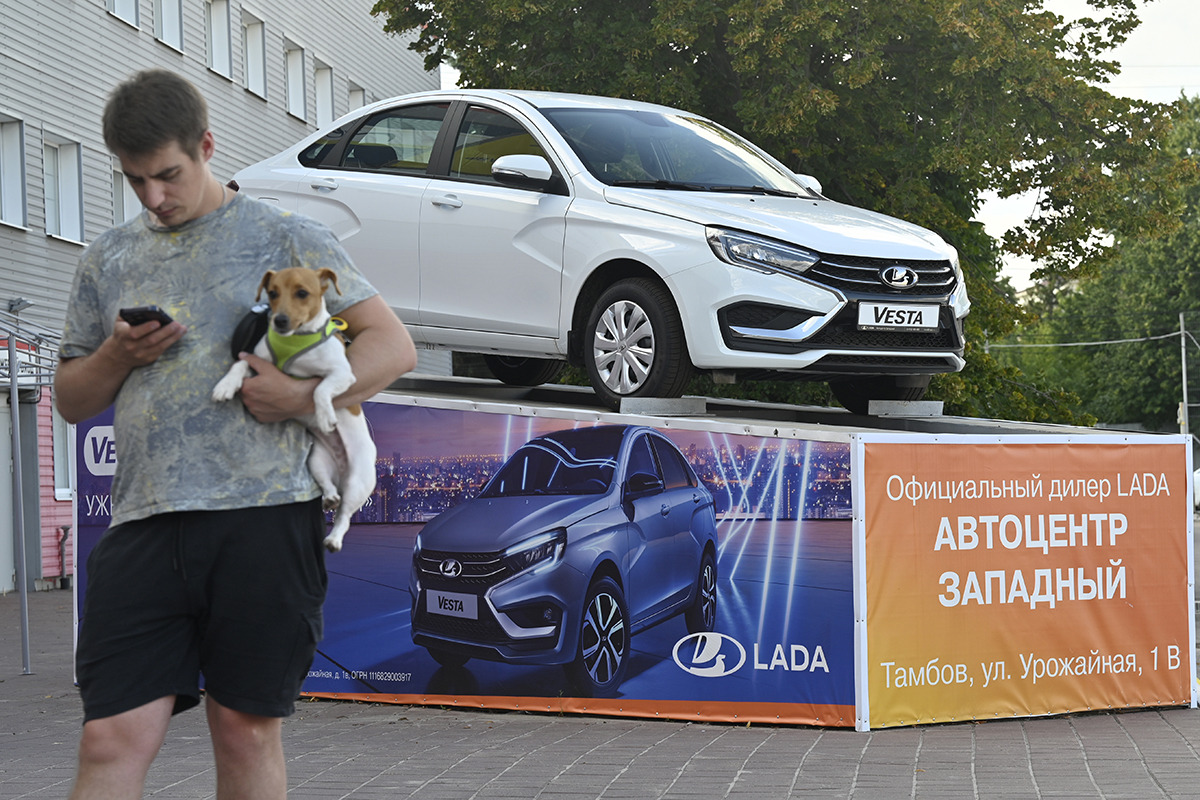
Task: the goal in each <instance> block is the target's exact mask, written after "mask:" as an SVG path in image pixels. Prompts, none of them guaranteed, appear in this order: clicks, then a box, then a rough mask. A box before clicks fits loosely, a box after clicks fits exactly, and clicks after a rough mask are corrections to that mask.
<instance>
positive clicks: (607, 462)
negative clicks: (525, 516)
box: [479, 426, 625, 497]
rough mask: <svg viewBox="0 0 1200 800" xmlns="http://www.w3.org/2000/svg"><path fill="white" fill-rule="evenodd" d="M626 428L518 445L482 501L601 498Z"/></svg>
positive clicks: (607, 428) (566, 433)
mask: <svg viewBox="0 0 1200 800" xmlns="http://www.w3.org/2000/svg"><path fill="white" fill-rule="evenodd" d="M624 433H625V429H624V428H623V427H621V426H615V427H614V426H604V427H598V428H586V429H581V430H573V431H560V432H559V433H554V434H549V435H547V436H542V437H539V438H537V439H534V440H533V441H530V442H528V443H526V444H524V445H522V446H521V447H520V448H519V449H518V450H517V452H515V453H513V454H512V457H511V458H509V459H508V461H506V462H505V463H504V466H503V467H501V468H500V471H499V472H497V473H496V475H495V477H493V478H492V480H491V481H490V482H489V483H488V485H487V487H486V488H485V489H484V490H483V492H482V493H480V495H479V496H480V497H519V496H528V495H540V494H568V495H574V494H604V493H605V492H606V491H608V487H609V485H610V484H611V483H612V477H613V472H614V471H615V470H616V467H617V451H618V450H620V448H621V439H622V437H623V436H624Z"/></svg>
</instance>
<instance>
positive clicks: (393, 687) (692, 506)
mask: <svg viewBox="0 0 1200 800" xmlns="http://www.w3.org/2000/svg"><path fill="white" fill-rule="evenodd" d="M377 400H378V401H379V402H372V403H367V404H364V411H365V414H366V416H367V418H368V421H369V423H370V425H371V431H372V435H373V437H374V439H375V442H376V446H377V450H378V458H377V462H376V474H377V486H376V489H375V492H374V494H373V495H372V496H371V498H370V500H369V501H368V503H367V504H366V505H365V506H364V507H363V509H362V510H360V511H359V512H358V513H357V514H356V515H355V517H354V524H353V525H352V526H351V529H350V532H349V533H348V535H347V537H346V540H345V544H344V549H343V550H342V551H341V552H339V553H335V554H329V555H327V557H326V566H327V570H328V574H329V593H328V597H327V600H326V604H325V637H324V641H323V642H322V643H321V644H320V645H319V647H318V653H317V656H316V659H315V661H314V663H313V666H312V669H311V670H310V672H309V676H308V679H307V681H306V682H305V684H304V687H303V688H304V691H305V693H308V694H312V695H318V696H328V697H339V698H360V699H370V700H375V701H394V702H409V703H428V704H469V705H474V706H476V707H492V708H519V709H540V710H543V711H544V710H552V711H570V712H586V713H604V714H618V715H630V716H644V717H652V718H653V717H662V718H675V719H716V720H730V721H739V722H740V721H760V722H791V723H803V724H820V725H835V726H838V725H840V726H847V727H848V726H851V725H853V724H854V718H855V717H854V705H855V681H854V611H853V609H854V603H853V584H852V581H853V570H852V564H851V554H852V521H851V517H852V511H851V487H850V445H849V437H848V436H845V435H842V436H839V437H830V436H827V437H826V439H834V441H827V440H804V439H797V438H779V437H778V436H760V435H751V434H749V433H732V432H722V430H721V429H722V427H723V428H724V429H725V430H726V431H728V430H729V429H731V428H734V426H730V425H724V426H721V425H719V424H710V423H705V422H703V421H700V422H697V421H690V422H689V423H674V422H673V423H671V427H670V428H669V429H667V428H661V429H660V428H652V427H647V426H644V425H641V424H638V423H639V422H641V421H642V420H641V419H640V418H633V417H617V416H615V415H605V417H604V419H605V422H604V424H601V423H600V422H599V415H597V414H595V413H594V412H588V413H587V414H584V415H580V414H574V415H572V413H571V412H570V411H569V410H565V409H564V410H559V412H558V413H559V414H561V416H557V417H556V416H554V413H555V412H554V411H548V410H544V409H539V410H538V411H537V415H536V416H534V415H532V414H528V413H526V414H522V413H497V412H496V411H494V410H493V411H491V412H488V413H485V412H484V411H480V410H476V409H477V408H478V406H479V405H481V404H474V403H466V402H448V403H442V404H441V405H438V404H437V403H430V404H429V405H426V404H424V402H425V401H422V400H414V398H411V397H403V396H391V395H380V396H379V397H378V398H377ZM580 416H583V417H585V418H584V419H577V418H576V417H580ZM609 420H612V421H609ZM689 425H690V427H689ZM79 430H80V434H79V437H78V439H79V442H80V450H79V459H80V461H79V466H80V469H79V474H80V476H81V480H80V492H79V525H80V527H79V529H78V530H79V535H80V538H79V543H80V544H79V546H80V554H81V558H82V559H85V558H86V554H87V552H89V551H90V549H91V547H92V546H93V545H94V542H95V541H96V540H97V539H98V538H99V536H100V534H101V533H103V531H104V528H105V527H106V526H107V524H108V516H109V513H110V511H111V508H110V506H109V504H110V500H109V499H108V485H109V481H110V480H111V475H112V472H113V471H114V470H115V465H116V450H115V446H114V443H113V441H112V428H111V421H109V420H108V419H98V420H93V421H91V422H89V423H85V424H84V425H81V426H80V429H79ZM736 430H740V431H750V430H751V429H749V428H746V427H745V426H738V427H737V428H736ZM85 571H86V570H81V579H80V581H79V582H78V585H79V589H80V592H81V594H80V597H82V592H83V591H84V589H85V587H86V577H85V576H83V575H82V573H83V572H85ZM81 624H86V620H82V621H81Z"/></svg>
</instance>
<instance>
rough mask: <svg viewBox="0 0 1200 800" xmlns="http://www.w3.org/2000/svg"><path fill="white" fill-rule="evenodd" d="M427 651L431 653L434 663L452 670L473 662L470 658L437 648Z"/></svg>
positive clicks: (428, 648) (429, 648)
mask: <svg viewBox="0 0 1200 800" xmlns="http://www.w3.org/2000/svg"><path fill="white" fill-rule="evenodd" d="M425 649H426V650H428V651H429V655H430V657H431V658H432V659H433V660H434V661H436V662H437V663H439V664H441V665H442V666H443V667H450V668H451V669H454V668H456V667H461V666H462V665H464V664H466V663H467V662H468V661H470V660H471V657H470V656H464V655H461V654H459V653H452V652H450V651H449V650H442V649H440V648H437V647H426V648H425Z"/></svg>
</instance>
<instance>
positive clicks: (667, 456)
mask: <svg viewBox="0 0 1200 800" xmlns="http://www.w3.org/2000/svg"><path fill="white" fill-rule="evenodd" d="M646 438H650V437H646ZM654 452H656V453H658V463H660V464H662V471H663V488H666V489H686V488H689V487H691V486H693V485H694V484H693V483H692V476H691V473H689V472H688V468H687V464H685V463H684V462H683V457H682V456H680V455H679V452H678V451H677V450H676V449H675V448H674V447H672V446H671V445H669V444H667V443H666V442H664V441H662V440H661V439H658V438H655V439H654Z"/></svg>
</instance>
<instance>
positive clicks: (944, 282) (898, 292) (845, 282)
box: [804, 255, 958, 297]
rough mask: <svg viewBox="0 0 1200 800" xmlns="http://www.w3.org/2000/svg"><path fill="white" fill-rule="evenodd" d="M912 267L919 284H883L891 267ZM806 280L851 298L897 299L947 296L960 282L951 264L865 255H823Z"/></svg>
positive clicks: (808, 273) (807, 273)
mask: <svg viewBox="0 0 1200 800" xmlns="http://www.w3.org/2000/svg"><path fill="white" fill-rule="evenodd" d="M897 266H899V267H908V268H909V269H911V270H912V271H913V272H915V273H916V274H917V282H916V284H915V285H913V286H910V287H908V288H906V289H897V288H894V287H892V286H888V285H887V284H886V283H884V282H883V279H882V277H881V276H880V273H881V271H882V270H884V269H887V268H888V267H897ZM804 277H806V278H808V279H809V280H811V281H814V282H816V283H820V284H822V285H824V286H829V287H831V288H834V289H838V290H840V291H842V292H846V293H849V294H851V295H862V294H872V295H879V294H885V295H893V296H896V297H945V296H947V295H949V294H950V293H951V292H952V291H954V287H955V286H956V285H957V284H958V279H957V278H956V277H955V275H954V267H953V266H952V265H951V264H950V262H949V261H946V260H941V261H923V260H916V259H897V258H867V257H865V256H839V255H822V256H821V260H820V261H819V262H817V263H816V264H815V265H813V266H812V267H811V268H810V269H809V270H808V271H807V272H805V273H804Z"/></svg>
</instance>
